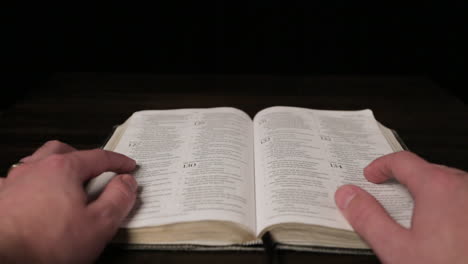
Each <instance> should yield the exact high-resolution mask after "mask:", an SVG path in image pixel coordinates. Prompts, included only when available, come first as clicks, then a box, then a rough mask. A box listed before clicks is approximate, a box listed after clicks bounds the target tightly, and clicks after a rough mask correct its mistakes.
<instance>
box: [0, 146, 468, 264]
mask: <svg viewBox="0 0 468 264" xmlns="http://www.w3.org/2000/svg"><path fill="white" fill-rule="evenodd" d="M22 161H23V162H24V165H21V166H20V167H17V168H14V169H13V170H11V171H10V173H9V174H8V176H7V178H0V212H1V214H2V215H1V217H0V263H32V262H33V263H90V262H92V261H94V260H95V259H96V258H97V257H98V256H99V254H100V252H101V251H102V249H103V248H104V247H105V245H106V244H107V243H108V241H109V240H110V239H111V238H112V237H113V236H114V235H115V233H116V231H117V229H118V227H119V225H120V224H121V222H122V221H123V219H124V218H125V217H126V215H127V214H128V213H129V211H130V210H131V208H132V206H133V204H134V202H135V198H136V190H137V183H136V182H135V180H134V178H133V177H132V176H131V175H130V174H128V173H131V172H132V171H133V170H134V169H135V161H134V160H132V159H130V158H128V157H125V156H124V155H121V154H117V153H113V152H109V151H104V150H97V149H96V150H87V151H77V150H76V149H74V148H73V147H71V146H69V145H66V144H64V143H61V142H58V141H50V142H47V143H46V144H44V145H43V146H42V147H41V148H39V149H38V150H37V151H36V152H35V153H34V154H33V155H31V156H29V157H27V158H24V159H23V160H22ZM104 171H115V172H117V173H118V175H117V176H116V177H115V178H114V179H113V180H112V181H111V182H110V183H109V184H108V185H107V187H106V189H105V190H104V192H103V193H102V194H101V196H100V197H98V199H97V200H95V201H93V202H91V203H88V202H87V197H86V194H85V192H84V189H83V184H84V182H85V181H86V180H88V179H90V178H92V177H95V176H97V175H99V174H100V173H101V172H104ZM364 175H365V177H366V179H367V180H369V181H370V182H373V183H377V184H378V183H382V182H384V181H386V180H387V179H390V178H396V179H397V180H398V181H400V182H401V183H402V184H404V185H406V186H407V187H408V189H409V191H410V192H411V194H412V196H413V198H414V200H415V207H414V215H413V221H412V225H411V228H409V229H406V228H404V227H402V226H400V225H398V224H397V223H396V222H395V221H394V220H393V219H391V218H390V217H389V216H388V214H387V213H386V212H385V210H384V209H383V208H382V207H381V206H380V205H379V203H378V202H377V201H376V200H375V199H374V198H373V197H372V196H371V195H370V194H368V193H367V192H365V191H364V190H362V189H360V188H359V187H356V186H352V185H346V186H342V187H341V188H339V189H338V190H337V192H336V194H335V200H336V203H337V206H338V208H340V210H341V211H342V213H343V215H344V216H345V218H346V219H347V220H348V221H349V222H350V224H351V225H352V226H353V228H354V229H355V230H356V232H358V234H359V235H360V236H361V237H362V238H363V239H364V240H365V241H367V243H368V244H369V245H370V246H371V247H372V248H373V250H374V251H375V253H376V254H377V256H378V257H379V258H380V260H382V262H384V263H463V262H466V260H468V246H467V245H468V206H467V205H466V203H467V202H468V174H467V173H466V172H464V171H461V170H458V169H454V168H448V167H445V166H442V165H436V164H432V163H429V162H427V161H425V160H423V159H421V158H420V157H418V156H416V155H415V154H412V153H409V152H399V153H394V154H390V155H387V156H384V157H381V158H379V159H377V160H375V161H373V162H372V163H371V164H369V166H368V167H366V168H365V170H364Z"/></svg>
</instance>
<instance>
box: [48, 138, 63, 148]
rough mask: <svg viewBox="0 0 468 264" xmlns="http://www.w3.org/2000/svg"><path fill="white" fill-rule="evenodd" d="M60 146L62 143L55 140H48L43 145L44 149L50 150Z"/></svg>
mask: <svg viewBox="0 0 468 264" xmlns="http://www.w3.org/2000/svg"><path fill="white" fill-rule="evenodd" d="M62 145H64V143H62V142H61V141H59V140H56V139H54V140H49V141H47V142H46V143H45V144H44V146H45V147H51V148H57V147H60V146H62Z"/></svg>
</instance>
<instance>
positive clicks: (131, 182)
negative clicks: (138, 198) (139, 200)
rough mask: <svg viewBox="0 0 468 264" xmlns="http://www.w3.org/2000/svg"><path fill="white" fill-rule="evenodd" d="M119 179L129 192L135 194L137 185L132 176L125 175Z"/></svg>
mask: <svg viewBox="0 0 468 264" xmlns="http://www.w3.org/2000/svg"><path fill="white" fill-rule="evenodd" d="M121 179H122V181H123V182H124V183H125V184H127V186H128V187H129V188H130V190H132V192H136V190H137V189H138V184H137V182H136V181H135V178H133V176H131V175H128V174H125V175H124V176H122V178H121Z"/></svg>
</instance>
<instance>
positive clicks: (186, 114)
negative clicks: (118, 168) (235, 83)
mask: <svg viewBox="0 0 468 264" xmlns="http://www.w3.org/2000/svg"><path fill="white" fill-rule="evenodd" d="M125 125H126V129H125V132H124V133H123V134H122V136H121V137H120V140H119V142H118V144H116V145H115V149H114V151H115V152H119V153H122V154H125V155H127V156H129V157H131V158H133V159H135V160H136V161H137V164H138V165H139V169H138V170H137V171H136V172H135V174H134V175H135V178H136V180H137V182H138V185H139V186H140V189H141V190H140V193H139V195H138V198H137V199H138V201H137V204H136V206H135V208H134V209H133V211H132V212H131V213H130V216H129V217H128V219H127V221H126V223H125V224H124V225H123V226H122V227H127V228H137V227H148V226H159V225H165V224H172V223H180V222H191V221H203V220H220V221H231V222H234V223H236V224H240V225H241V226H242V227H244V228H245V229H247V230H249V231H250V232H252V233H254V232H255V197H254V175H253V173H254V172H253V171H254V169H253V139H252V137H253V130H252V121H251V119H250V117H249V116H248V115H247V114H245V113H244V112H242V111H241V110H238V109H235V108H227V107H223V108H211V109H179V110H162V111H156V110H155V111H140V112H136V113H134V114H133V115H132V116H131V118H130V119H129V120H127V122H126V124H125Z"/></svg>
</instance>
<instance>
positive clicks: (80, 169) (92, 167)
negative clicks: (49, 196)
mask: <svg viewBox="0 0 468 264" xmlns="http://www.w3.org/2000/svg"><path fill="white" fill-rule="evenodd" d="M52 159H56V160H55V161H52V162H55V163H66V164H59V166H60V167H61V168H66V169H67V172H68V174H71V175H74V177H76V178H77V179H79V180H80V181H81V182H84V181H86V180H88V179H90V178H93V177H96V176H98V175H100V174H101V173H103V172H106V171H112V172H116V173H128V172H131V171H133V170H134V169H135V166H136V163H135V161H134V160H133V159H131V158H129V157H127V156H125V155H122V154H119V153H116V152H112V151H107V150H102V149H94V150H84V151H75V152H71V153H67V154H65V155H62V157H60V155H57V156H54V157H52Z"/></svg>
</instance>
